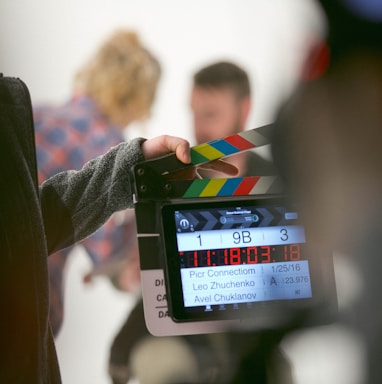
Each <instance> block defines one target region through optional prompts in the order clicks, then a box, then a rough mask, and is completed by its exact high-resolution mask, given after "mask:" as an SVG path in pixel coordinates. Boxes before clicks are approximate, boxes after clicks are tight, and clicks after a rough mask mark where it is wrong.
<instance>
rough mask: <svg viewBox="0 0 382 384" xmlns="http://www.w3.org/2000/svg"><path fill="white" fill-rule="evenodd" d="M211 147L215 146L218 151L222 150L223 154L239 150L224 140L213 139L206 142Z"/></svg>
mask: <svg viewBox="0 0 382 384" xmlns="http://www.w3.org/2000/svg"><path fill="white" fill-rule="evenodd" d="M208 144H209V145H211V147H214V148H216V149H217V150H218V151H220V152H223V153H224V154H225V155H231V154H232V153H236V152H239V149H238V148H236V147H234V146H233V145H231V144H230V143H227V142H226V141H225V140H215V141H210V142H209V143H208Z"/></svg>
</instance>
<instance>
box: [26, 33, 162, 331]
mask: <svg viewBox="0 0 382 384" xmlns="http://www.w3.org/2000/svg"><path fill="white" fill-rule="evenodd" d="M160 74H161V68H160V64H159V62H158V60H157V59H156V58H155V57H154V55H153V54H152V53H151V52H150V51H149V50H148V49H147V48H145V47H144V45H143V44H142V43H141V41H140V39H139V37H138V35H137V34H136V33H135V32H133V31H130V30H125V29H120V30H116V31H115V32H114V33H112V34H111V36H109V37H108V38H107V39H106V40H105V41H104V42H103V44H102V45H101V46H100V47H99V49H98V50H97V51H96V52H95V53H94V55H93V56H92V57H91V58H90V59H89V60H88V61H87V62H86V63H85V64H84V65H83V67H82V68H81V69H80V70H79V71H78V73H77V74H76V76H75V78H74V85H73V94H72V96H71V98H70V99H69V100H68V101H67V102H66V103H64V104H62V105H35V106H34V109H33V110H34V122H35V131H36V135H35V137H36V145H37V163H38V178H39V182H42V181H44V180H46V179H47V178H49V177H50V176H51V175H53V174H56V173H58V172H61V171H64V170H67V169H80V168H81V167H82V166H83V164H84V163H85V162H87V161H88V160H90V159H92V158H94V157H97V156H99V155H101V154H103V153H104V152H106V151H107V150H108V149H110V148H111V147H112V146H115V145H117V144H119V143H121V142H122V141H124V135H123V131H124V130H125V129H126V128H127V127H128V126H129V124H130V123H132V122H136V121H143V120H145V119H147V118H148V116H149V114H150V109H151V106H152V104H153V102H154V99H155V93H156V89H157V85H158V82H159V79H160ZM135 237H136V230H135V219H134V215H133V212H130V213H127V212H123V213H118V214H115V215H113V216H112V217H111V218H110V219H109V220H108V221H107V223H106V224H105V225H104V226H103V227H102V228H101V229H99V230H98V231H97V232H96V233H95V234H93V235H92V236H91V237H89V238H87V239H85V240H83V241H82V242H81V245H82V246H83V247H84V248H85V250H86V252H87V254H88V255H89V257H90V259H91V261H92V263H93V264H94V270H92V271H91V272H90V273H89V274H88V275H87V276H86V277H85V280H86V281H89V280H90V279H91V277H92V276H94V275H97V274H100V272H102V273H104V274H106V273H105V271H107V275H108V276H109V277H110V278H111V281H112V282H114V283H115V286H119V271H120V269H121V266H122V265H124V264H126V263H129V262H130V261H129V258H128V254H129V252H131V250H132V249H134V247H135V242H136V239H135ZM71 251H72V248H66V249H63V250H61V251H59V252H57V253H55V254H53V255H51V256H50V257H49V260H48V264H49V279H50V301H51V304H50V321H51V325H52V329H53V332H54V334H55V335H57V333H58V332H59V330H60V327H61V325H62V321H63V310H64V302H63V285H64V281H63V276H64V271H65V263H66V261H67V258H68V256H69V254H70V252H71ZM111 259H112V260H113V262H110V260H111ZM129 270H130V271H136V270H137V268H130V269H129ZM138 272H139V271H138ZM134 280H136V282H138V281H139V275H133V274H130V275H129V282H130V284H132V283H133V281H134Z"/></svg>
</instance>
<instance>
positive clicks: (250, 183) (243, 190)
mask: <svg viewBox="0 0 382 384" xmlns="http://www.w3.org/2000/svg"><path fill="white" fill-rule="evenodd" d="M259 179H260V177H258V176H254V177H245V178H244V179H243V181H242V182H241V183H240V184H239V186H238V187H237V188H236V189H235V191H234V193H233V196H238V195H248V194H249V192H251V190H252V188H253V187H254V186H255V184H256V183H257V182H258V181H259Z"/></svg>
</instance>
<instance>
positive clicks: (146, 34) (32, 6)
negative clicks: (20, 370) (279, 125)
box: [0, 0, 321, 384]
mask: <svg viewBox="0 0 382 384" xmlns="http://www.w3.org/2000/svg"><path fill="white" fill-rule="evenodd" d="M117 27H129V28H132V29H134V30H136V32H138V34H139V35H140V36H141V38H142V40H143V42H144V43H145V44H146V45H147V46H148V47H149V49H151V50H152V51H153V52H154V53H155V54H156V55H157V57H158V59H159V60H160V62H161V64H162V68H163V77H162V80H161V83H160V87H159V92H158V97H157V101H156V103H155V106H154V110H153V114H152V118H151V119H150V121H148V122H147V123H146V124H145V126H144V127H138V126H135V127H132V128H131V129H129V136H132V135H137V134H139V135H144V136H146V137H151V136H154V135H158V134H162V133H169V134H176V135H179V136H183V137H185V138H188V139H190V140H191V139H192V135H191V116H190V111H189V105H188V97H189V90H190V79H191V76H192V74H193V72H194V71H195V70H197V69H198V68H199V67H200V66H202V65H204V64H207V63H209V62H211V61H214V60H220V59H227V60H234V61H236V62H238V63H239V64H241V65H242V66H243V67H244V68H245V69H247V70H248V72H249V74H250V78H251V82H252V87H253V90H254V95H255V97H254V108H253V110H252V114H251V116H250V122H249V125H248V127H249V128H253V127H257V126H260V125H263V124H267V123H269V122H271V121H272V120H273V118H274V113H275V110H276V108H277V105H278V103H279V102H280V101H282V100H283V98H284V97H286V96H287V95H288V94H289V92H290V90H291V88H292V87H293V85H294V82H295V77H296V74H297V72H298V68H299V65H300V63H301V57H302V54H303V52H304V47H305V45H306V41H307V40H306V39H307V38H309V36H310V34H311V33H316V32H317V31H319V30H320V28H321V22H320V18H319V17H318V12H317V9H316V8H315V7H314V4H313V3H312V1H310V0H192V1H187V0H183V1H179V0H62V1H58V0H1V2H0V72H3V73H4V75H8V76H17V77H20V78H21V79H23V80H24V81H25V82H26V83H27V85H28V87H29V89H30V92H31V96H32V101H33V103H40V102H61V101H64V100H65V99H66V98H67V97H69V96H70V89H71V80H72V77H73V74H74V72H75V71H76V70H77V69H78V67H79V66H80V65H81V64H82V63H83V61H84V60H86V59H87V58H88V56H89V55H90V54H91V53H92V52H93V51H94V50H95V49H96V47H97V46H98V44H99V43H100V42H101V41H102V40H103V39H104V38H105V37H106V36H107V35H108V34H109V33H110V32H112V30H113V29H115V28H117ZM89 267H90V265H89V261H88V260H87V258H86V255H85V254H84V253H83V251H81V250H77V251H76V252H74V253H73V254H72V257H71V259H70V262H69V265H68V270H67V287H66V288H67V289H66V319H65V323H64V327H63V329H62V332H61V334H60V336H59V338H58V340H57V348H58V354H59V358H60V361H61V367H62V375H63V379H64V383H70V384H105V383H108V382H109V380H108V378H107V374H106V363H107V358H108V348H109V344H110V342H111V338H112V337H113V335H114V334H115V332H116V330H117V329H118V326H119V324H120V323H121V322H122V321H123V320H124V318H125V316H126V312H127V310H128V308H129V305H130V304H131V300H130V299H131V298H130V297H129V296H126V295H120V294H117V293H116V292H115V291H114V290H113V289H112V288H111V287H110V285H109V284H108V282H107V281H103V280H102V279H99V280H96V281H95V283H94V285H93V286H91V287H84V286H83V285H82V283H81V277H82V275H83V273H84V272H85V271H86V270H87V269H88V268H89Z"/></svg>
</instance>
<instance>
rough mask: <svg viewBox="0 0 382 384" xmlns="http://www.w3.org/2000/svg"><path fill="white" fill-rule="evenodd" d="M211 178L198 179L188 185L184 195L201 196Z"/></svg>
mask: <svg viewBox="0 0 382 384" xmlns="http://www.w3.org/2000/svg"><path fill="white" fill-rule="evenodd" d="M209 181H210V180H209V179H197V180H194V181H193V182H192V184H191V185H190V186H189V187H188V189H187V191H186V192H185V194H184V195H183V197H199V196H200V194H201V193H202V192H203V189H204V188H205V187H206V185H207V184H208V183H209Z"/></svg>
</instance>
